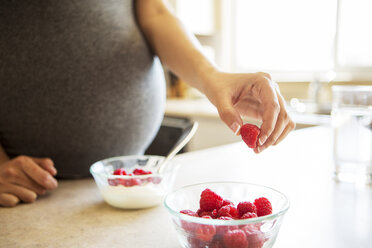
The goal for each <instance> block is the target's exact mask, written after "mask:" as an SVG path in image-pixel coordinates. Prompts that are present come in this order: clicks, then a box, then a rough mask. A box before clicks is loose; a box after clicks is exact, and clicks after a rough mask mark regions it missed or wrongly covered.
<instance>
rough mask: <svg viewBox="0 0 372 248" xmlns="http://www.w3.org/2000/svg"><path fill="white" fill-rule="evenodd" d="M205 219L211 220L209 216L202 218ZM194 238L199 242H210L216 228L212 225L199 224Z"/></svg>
mask: <svg viewBox="0 0 372 248" xmlns="http://www.w3.org/2000/svg"><path fill="white" fill-rule="evenodd" d="M202 218H205V219H212V217H210V216H203V217H202ZM195 234H196V237H197V238H198V239H200V240H201V241H204V242H208V241H211V240H212V239H213V237H214V235H215V234H216V227H215V226H213V225H205V224H199V225H198V227H197V228H196V231H195Z"/></svg>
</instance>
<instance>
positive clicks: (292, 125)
mask: <svg viewBox="0 0 372 248" xmlns="http://www.w3.org/2000/svg"><path fill="white" fill-rule="evenodd" d="M295 127H296V124H295V123H294V122H293V121H292V120H290V121H289V122H288V125H287V126H286V128H285V129H284V131H283V132H282V134H281V135H280V136H279V138H278V139H277V140H276V141H275V142H274V144H273V145H274V146H275V145H277V144H279V143H280V142H281V141H282V140H283V139H284V138H285V137H287V135H288V134H289V133H290V132H291V131H292V130H293V129H295Z"/></svg>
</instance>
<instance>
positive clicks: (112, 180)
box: [107, 178, 118, 186]
mask: <svg viewBox="0 0 372 248" xmlns="http://www.w3.org/2000/svg"><path fill="white" fill-rule="evenodd" d="M107 182H108V184H109V185H111V186H117V185H118V184H117V183H116V179H111V178H109V179H107Z"/></svg>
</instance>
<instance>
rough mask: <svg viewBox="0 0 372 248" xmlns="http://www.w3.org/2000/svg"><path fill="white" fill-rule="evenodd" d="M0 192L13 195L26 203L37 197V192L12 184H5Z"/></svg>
mask: <svg viewBox="0 0 372 248" xmlns="http://www.w3.org/2000/svg"><path fill="white" fill-rule="evenodd" d="M0 192H1V193H8V194H12V195H15V196H16V197H18V198H19V199H20V200H21V201H23V202H27V203H31V202H34V201H35V200H36V198H37V194H36V193H35V192H33V191H32V190H29V189H26V188H24V187H21V186H18V185H14V184H9V185H6V187H5V186H2V187H1V188H0Z"/></svg>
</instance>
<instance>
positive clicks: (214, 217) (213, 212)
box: [211, 209, 218, 219]
mask: <svg viewBox="0 0 372 248" xmlns="http://www.w3.org/2000/svg"><path fill="white" fill-rule="evenodd" d="M211 216H212V218H213V219H216V218H217V217H218V213H217V209H214V210H213V211H212V213H211Z"/></svg>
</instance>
